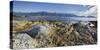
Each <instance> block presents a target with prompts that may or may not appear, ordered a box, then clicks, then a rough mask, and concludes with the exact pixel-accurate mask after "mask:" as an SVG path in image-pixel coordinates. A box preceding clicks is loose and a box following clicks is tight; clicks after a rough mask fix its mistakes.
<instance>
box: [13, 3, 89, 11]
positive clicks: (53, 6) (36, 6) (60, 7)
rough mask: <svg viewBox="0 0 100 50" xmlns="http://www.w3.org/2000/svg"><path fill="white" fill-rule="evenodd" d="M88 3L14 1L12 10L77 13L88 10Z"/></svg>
mask: <svg viewBox="0 0 100 50" xmlns="http://www.w3.org/2000/svg"><path fill="white" fill-rule="evenodd" d="M88 7H89V5H75V4H58V3H41V2H25V1H14V2H13V11H14V12H41V11H45V12H56V13H78V12H85V11H86V10H88Z"/></svg>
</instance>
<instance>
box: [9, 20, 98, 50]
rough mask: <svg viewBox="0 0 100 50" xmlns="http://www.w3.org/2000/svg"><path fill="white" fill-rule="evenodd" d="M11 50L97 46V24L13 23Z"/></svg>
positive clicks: (93, 22) (92, 22) (94, 22)
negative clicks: (12, 49)
mask: <svg viewBox="0 0 100 50" xmlns="http://www.w3.org/2000/svg"><path fill="white" fill-rule="evenodd" d="M12 37H13V38H11V44H12V45H11V48H14V49H20V48H21V49H24V48H42V47H43V48H45V47H60V46H76V45H89V44H97V22H96V21H91V22H88V23H87V24H83V22H78V23H64V22H57V21H14V24H13V30H12Z"/></svg>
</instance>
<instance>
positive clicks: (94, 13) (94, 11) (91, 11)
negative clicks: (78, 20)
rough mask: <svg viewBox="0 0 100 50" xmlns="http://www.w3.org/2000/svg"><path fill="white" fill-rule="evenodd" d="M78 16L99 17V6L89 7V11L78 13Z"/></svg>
mask: <svg viewBox="0 0 100 50" xmlns="http://www.w3.org/2000/svg"><path fill="white" fill-rule="evenodd" d="M77 15H78V16H85V17H87V16H93V17H97V6H88V10H86V11H84V12H79V13H77Z"/></svg>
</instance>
